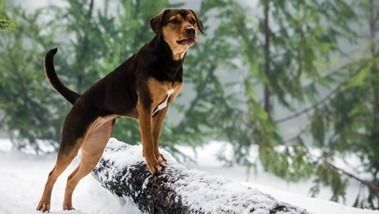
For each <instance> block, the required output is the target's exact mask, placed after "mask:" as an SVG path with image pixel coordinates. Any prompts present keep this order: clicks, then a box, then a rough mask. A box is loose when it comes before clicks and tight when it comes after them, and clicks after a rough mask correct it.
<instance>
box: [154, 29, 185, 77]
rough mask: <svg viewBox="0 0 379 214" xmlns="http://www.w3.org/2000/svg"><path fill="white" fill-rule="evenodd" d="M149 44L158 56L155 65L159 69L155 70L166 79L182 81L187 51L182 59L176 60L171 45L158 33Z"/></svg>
mask: <svg viewBox="0 0 379 214" xmlns="http://www.w3.org/2000/svg"><path fill="white" fill-rule="evenodd" d="M149 46H150V47H151V48H152V49H153V53H154V55H155V58H156V62H155V63H156V64H155V66H154V67H155V68H156V69H157V70H156V71H155V72H156V73H160V75H162V77H163V76H164V79H166V80H169V81H172V82H175V81H182V76H183V61H184V57H185V54H186V53H184V54H183V56H182V58H181V59H179V60H175V58H174V57H173V52H172V50H171V48H170V46H169V45H168V44H167V43H166V42H165V41H164V39H163V38H162V36H160V35H156V36H155V37H154V38H153V40H151V42H150V44H149ZM159 79H161V78H159ZM162 80H163V79H162Z"/></svg>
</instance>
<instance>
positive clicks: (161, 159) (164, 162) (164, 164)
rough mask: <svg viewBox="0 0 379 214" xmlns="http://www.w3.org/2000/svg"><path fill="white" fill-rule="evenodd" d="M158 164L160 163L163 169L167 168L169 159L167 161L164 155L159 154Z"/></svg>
mask: <svg viewBox="0 0 379 214" xmlns="http://www.w3.org/2000/svg"><path fill="white" fill-rule="evenodd" d="M158 162H159V163H160V164H161V165H162V166H163V167H166V166H167V159H166V158H165V157H164V156H163V155H162V154H159V155H158Z"/></svg>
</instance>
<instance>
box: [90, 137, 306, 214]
mask: <svg viewBox="0 0 379 214" xmlns="http://www.w3.org/2000/svg"><path fill="white" fill-rule="evenodd" d="M141 150H142V149H141V147H140V146H131V145H127V144H125V143H122V142H119V141H117V140H115V139H111V140H110V141H109V143H108V146H107V148H106V150H105V152H104V154H103V157H102V159H101V160H100V162H99V164H98V165H97V166H96V168H95V170H94V171H93V175H94V176H95V178H96V179H97V180H98V181H99V182H100V183H101V184H102V186H104V187H105V188H107V189H108V190H109V191H111V192H112V193H113V194H115V195H117V196H119V197H130V198H131V199H132V200H133V201H134V202H135V203H136V204H137V206H138V207H139V208H140V209H141V210H142V211H144V212H147V213H267V214H273V213H292V214H295V213H307V212H306V211H305V210H304V209H301V208H296V207H294V206H292V205H289V204H286V203H282V202H279V201H277V200H275V199H274V198H273V197H271V196H269V195H266V194H264V193H261V192H259V191H257V190H255V189H252V188H250V187H245V186H243V185H241V184H239V183H236V182H233V181H230V180H227V179H225V178H222V177H219V176H214V175H209V174H206V173H204V172H201V171H197V170H189V169H186V168H185V167H183V166H182V165H180V164H178V163H177V162H176V161H175V160H174V159H173V158H172V157H171V156H170V155H169V154H168V153H167V152H165V151H162V153H163V155H164V156H165V157H166V158H167V161H168V162H167V164H168V165H167V167H166V168H165V169H164V171H163V172H161V173H159V174H158V175H156V176H152V175H151V174H150V172H149V171H148V170H147V168H146V165H145V163H144V161H143V159H142V152H141Z"/></svg>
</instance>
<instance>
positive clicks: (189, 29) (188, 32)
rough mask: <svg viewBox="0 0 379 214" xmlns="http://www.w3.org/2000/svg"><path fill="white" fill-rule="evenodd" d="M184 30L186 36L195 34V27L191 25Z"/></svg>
mask: <svg viewBox="0 0 379 214" xmlns="http://www.w3.org/2000/svg"><path fill="white" fill-rule="evenodd" d="M185 32H186V34H187V35H188V36H193V35H194V34H195V29H194V28H192V27H189V28H186V29H185Z"/></svg>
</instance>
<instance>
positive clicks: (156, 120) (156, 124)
mask: <svg viewBox="0 0 379 214" xmlns="http://www.w3.org/2000/svg"><path fill="white" fill-rule="evenodd" d="M167 110H168V108H164V109H163V110H161V111H160V112H158V113H157V114H156V115H155V116H154V117H153V140H154V154H155V157H157V159H158V161H159V163H161V164H162V165H164V166H166V163H165V161H166V159H165V158H164V157H163V155H162V154H161V153H160V152H159V147H158V145H159V136H160V132H161V128H162V125H163V121H164V118H165V116H166V113H167Z"/></svg>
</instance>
